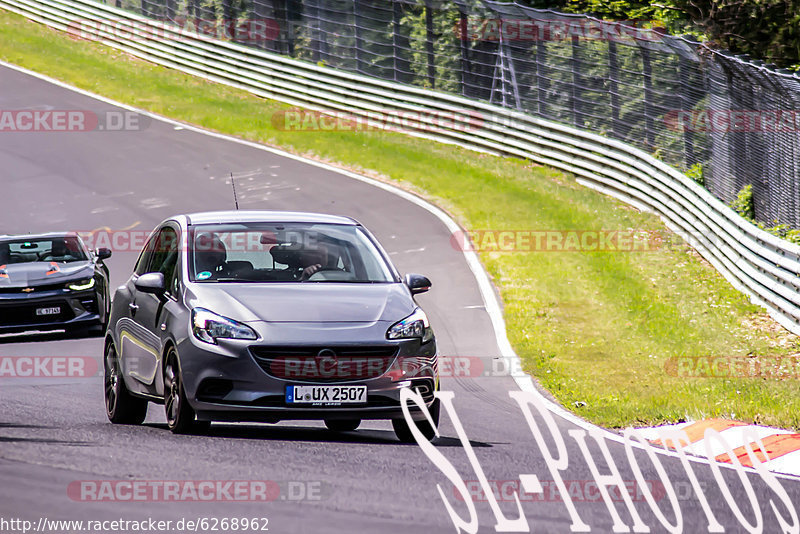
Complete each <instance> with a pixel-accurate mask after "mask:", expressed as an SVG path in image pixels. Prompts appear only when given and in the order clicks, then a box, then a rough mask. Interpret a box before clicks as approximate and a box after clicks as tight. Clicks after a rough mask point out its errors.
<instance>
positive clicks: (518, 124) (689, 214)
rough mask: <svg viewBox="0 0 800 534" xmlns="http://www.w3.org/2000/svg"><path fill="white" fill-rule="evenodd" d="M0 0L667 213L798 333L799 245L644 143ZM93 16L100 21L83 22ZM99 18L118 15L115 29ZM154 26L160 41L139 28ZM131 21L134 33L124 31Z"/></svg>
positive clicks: (50, 21) (175, 61)
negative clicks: (403, 119)
mask: <svg viewBox="0 0 800 534" xmlns="http://www.w3.org/2000/svg"><path fill="white" fill-rule="evenodd" d="M0 7H2V8H5V9H7V10H9V11H13V12H15V13H18V14H21V15H24V16H25V17H27V18H29V19H31V20H34V21H37V22H40V23H43V24H46V25H48V26H51V27H53V28H56V29H58V30H62V31H67V32H73V33H74V32H75V30H76V29H77V28H80V29H81V31H82V34H84V35H85V33H86V32H87V30H89V31H91V32H92V37H93V38H97V39H99V40H101V41H102V42H103V43H105V44H108V45H110V46H112V47H115V48H118V49H120V50H123V51H125V52H127V53H129V54H132V55H134V56H137V57H140V58H142V59H145V60H148V61H151V62H154V63H157V64H161V65H165V66H167V67H171V68H174V69H177V70H180V71H183V72H186V73H189V74H193V75H197V76H200V77H203V78H206V79H208V80H212V81H215V82H219V83H223V84H227V85H230V86H234V87H238V88H241V89H245V90H247V91H250V92H251V93H253V94H256V95H259V96H262V97H266V98H271V99H275V100H279V101H283V102H287V103H289V104H292V105H297V106H302V107H303V108H306V109H311V110H316V111H323V112H324V111H341V112H345V113H348V114H350V115H355V116H358V117H363V118H364V119H365V120H367V119H369V118H370V113H373V114H374V113H376V112H377V113H386V112H393V111H397V112H415V113H420V115H419V119H418V122H416V123H415V122H413V121H412V122H411V123H410V124H404V128H406V129H408V128H409V127H410V129H411V132H410V133H411V134H412V135H417V136H420V137H424V138H428V139H434V140H437V141H442V142H446V143H452V144H457V145H460V146H463V147H466V148H469V149H473V150H479V151H484V152H489V153H492V154H506V155H512V156H517V157H521V158H525V159H529V160H532V161H536V162H538V163H542V164H545V165H549V166H552V167H555V168H558V169H561V170H564V171H566V172H570V173H573V174H575V175H576V176H578V177H579V178H578V181H579V182H580V183H581V184H583V185H586V186H588V187H591V188H594V189H596V190H599V191H601V192H604V193H606V194H608V195H611V196H614V197H616V198H618V199H620V200H623V201H625V202H627V203H629V204H632V205H634V206H636V207H637V208H639V209H643V210H647V211H651V212H654V213H657V214H658V215H660V216H661V217H662V219H664V221H665V222H666V224H667V226H668V227H669V228H670V229H672V230H673V231H675V232H676V233H678V234H679V235H681V236H682V237H683V238H684V239H686V240H687V242H688V243H689V244H690V245H691V246H693V247H694V248H695V249H696V250H697V251H698V252H699V253H700V254H701V255H702V256H703V258H705V259H706V260H707V261H708V262H709V263H711V264H712V265H713V266H714V267H715V268H716V269H717V270H718V271H719V272H720V273H722V275H723V276H725V278H726V279H727V280H728V281H729V282H730V283H731V284H733V285H734V286H735V287H736V288H737V289H739V290H740V291H743V292H744V293H746V294H748V295H749V296H750V298H751V300H752V301H753V302H755V303H756V304H759V305H761V306H763V307H765V308H766V309H767V310H768V312H769V313H770V315H772V316H773V317H774V318H775V319H776V320H777V321H778V322H779V323H781V324H782V325H783V326H785V327H786V328H787V329H789V330H790V331H792V332H794V333H797V334H800V246H797V245H794V244H792V243H789V242H786V241H783V240H781V239H779V238H777V237H775V236H773V235H771V234H769V233H767V232H765V231H763V230H760V229H759V228H757V227H756V226H754V225H752V224H750V223H749V222H747V221H746V220H744V219H743V218H741V217H740V216H738V215H737V214H736V213H735V212H733V211H732V210H731V209H730V208H728V207H726V206H725V205H724V204H723V203H722V202H720V201H719V200H717V199H716V198H714V197H713V196H712V195H711V194H710V193H709V192H708V191H707V190H705V189H704V188H702V187H701V186H699V185H698V184H696V183H694V182H693V181H692V180H691V179H689V178H688V177H686V176H685V175H683V174H682V173H680V172H678V171H677V170H675V169H673V168H671V167H670V166H668V165H667V164H665V163H663V162H661V161H659V160H657V159H655V158H654V157H652V156H650V155H649V154H647V153H645V152H643V151H641V150H639V149H637V148H634V147H631V146H629V145H626V144H624V143H622V142H619V141H616V140H613V139H609V138H606V137H602V136H600V135H596V134H593V133H591V132H587V131H583V130H580V129H577V128H573V127H570V126H566V125H563V124H558V123H554V122H550V121H547V120H543V119H540V118H537V117H534V116H530V115H526V114H523V113H519V112H515V111H512V110H509V109H505V108H502V107H500V106H496V105H492V104H489V103H485V102H479V101H474V100H470V99H466V98H463V97H459V96H455V95H449V94H445V93H440V92H435V91H431V90H427V89H423V88H419V87H414V86H410V85H404V84H398V83H393V82H388V81H383V80H380V79H377V78H371V77H368V76H363V75H358V74H353V73H347V72H342V71H338V70H335V69H332V68H328V67H324V66H319V65H316V64H313V63H309V62H303V61H298V60H294V59H291V58H287V57H284V56H281V55H277V54H272V53H269V52H264V51H260V50H256V49H252V48H248V47H245V46H242V45H238V44H235V43H230V42H224V41H219V40H215V41H210V40H209V39H208V38H207V37H205V36H199V35H192V34H190V33H188V32H187V30H186V29H184V28H178V27H176V26H169V25H166V24H165V23H164V22H162V21H152V20H149V19H146V18H144V17H141V16H138V15H135V14H132V13H130V12H127V11H123V10H121V9H117V8H114V7H111V6H107V5H105V4H100V3H98V2H94V1H92V0H0ZM90 21H91V22H93V23H96V24H86V22H90ZM103 22H106V23H110V22H113V23H114V29H113V30H110V26H109V25H108V24H106V27H105V28H104V26H103V24H102V23H103ZM148 25H152V28H153V32H152V35H158V36H159V37H158V38H153V37H152V36H151V37H150V38H147V37H145V36H138V37H137V36H134V34H133V32H134V30H141V28H144V27H147V26H148ZM126 27H129V28H130V30H131V35H130V36H129V37H126V36H125V35H124V33H125V32H121V31H120V28H126ZM170 36H172V37H174V39H171V38H169V37H170ZM437 113H439V114H441V113H447V114H448V118H453V123H454V124H453V127H451V128H448V127H443V126H442V125H441V124H436V125H434V124H432V120H431V119H429V118H426V117H427V116H429V115H427V114H430V116H435V114H437ZM373 116H374V115H373ZM459 117H460V118H459ZM474 117H479V119H480V124H479V125H476V124H475V122H474ZM432 126H435V128H432Z"/></svg>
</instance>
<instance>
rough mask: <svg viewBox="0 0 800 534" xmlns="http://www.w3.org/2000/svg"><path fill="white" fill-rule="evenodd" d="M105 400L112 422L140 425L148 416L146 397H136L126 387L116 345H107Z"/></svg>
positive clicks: (109, 418) (107, 413) (107, 412)
mask: <svg viewBox="0 0 800 534" xmlns="http://www.w3.org/2000/svg"><path fill="white" fill-rule="evenodd" d="M103 360H104V361H105V366H104V367H105V374H104V380H103V382H104V384H105V401H106V415H107V416H108V420H109V421H111V422H112V423H116V424H121V425H140V424H142V423H143V422H144V419H145V417H147V405H148V402H147V400H146V399H140V398H138V397H134V396H133V395H131V394H130V392H128V388H126V387H125V381H124V380H123V379H122V373H121V372H120V368H119V359H118V358H117V351H116V349H115V348H114V345H113V344H111V343H109V344H108V346H107V347H106V354H105V358H103Z"/></svg>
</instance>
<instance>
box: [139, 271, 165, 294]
mask: <svg viewBox="0 0 800 534" xmlns="http://www.w3.org/2000/svg"><path fill="white" fill-rule="evenodd" d="M133 285H134V286H136V289H137V290H139V291H141V292H142V293H150V294H151V295H161V294H162V293H164V292H165V291H166V287H165V286H164V275H163V274H162V273H147V274H143V275H141V276H140V277H139V278H137V279H136V281H135V282H134V283H133Z"/></svg>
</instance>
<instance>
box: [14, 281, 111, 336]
mask: <svg viewBox="0 0 800 534" xmlns="http://www.w3.org/2000/svg"><path fill="white" fill-rule="evenodd" d="M43 308H59V310H60V311H59V313H57V314H48V315H37V313H36V310H40V309H43ZM99 324H102V317H101V316H100V312H99V303H98V300H97V294H96V293H95V292H94V290H86V291H64V290H55V291H41V292H32V293H30V294H27V295H24V294H21V293H13V294H9V293H0V333H12V332H24V331H28V330H66V329H72V328H83V327H88V326H94V325H99Z"/></svg>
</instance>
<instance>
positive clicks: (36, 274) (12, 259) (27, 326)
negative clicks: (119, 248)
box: [0, 233, 111, 333]
mask: <svg viewBox="0 0 800 534" xmlns="http://www.w3.org/2000/svg"><path fill="white" fill-rule="evenodd" d="M109 257H111V251H110V250H108V249H106V248H101V249H99V250H97V251H90V250H89V249H87V248H86V245H85V244H84V243H83V240H81V238H80V237H79V236H78V235H77V234H76V233H52V234H41V235H22V236H0V333H7V332H21V331H28V330H66V331H73V330H80V329H86V328H94V329H97V330H100V329H102V330H105V326H106V324H107V322H108V314H109V309H110V299H109V291H108V283H109V276H108V268H107V267H106V266H105V264H104V263H103V260H105V259H107V258H109Z"/></svg>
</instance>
